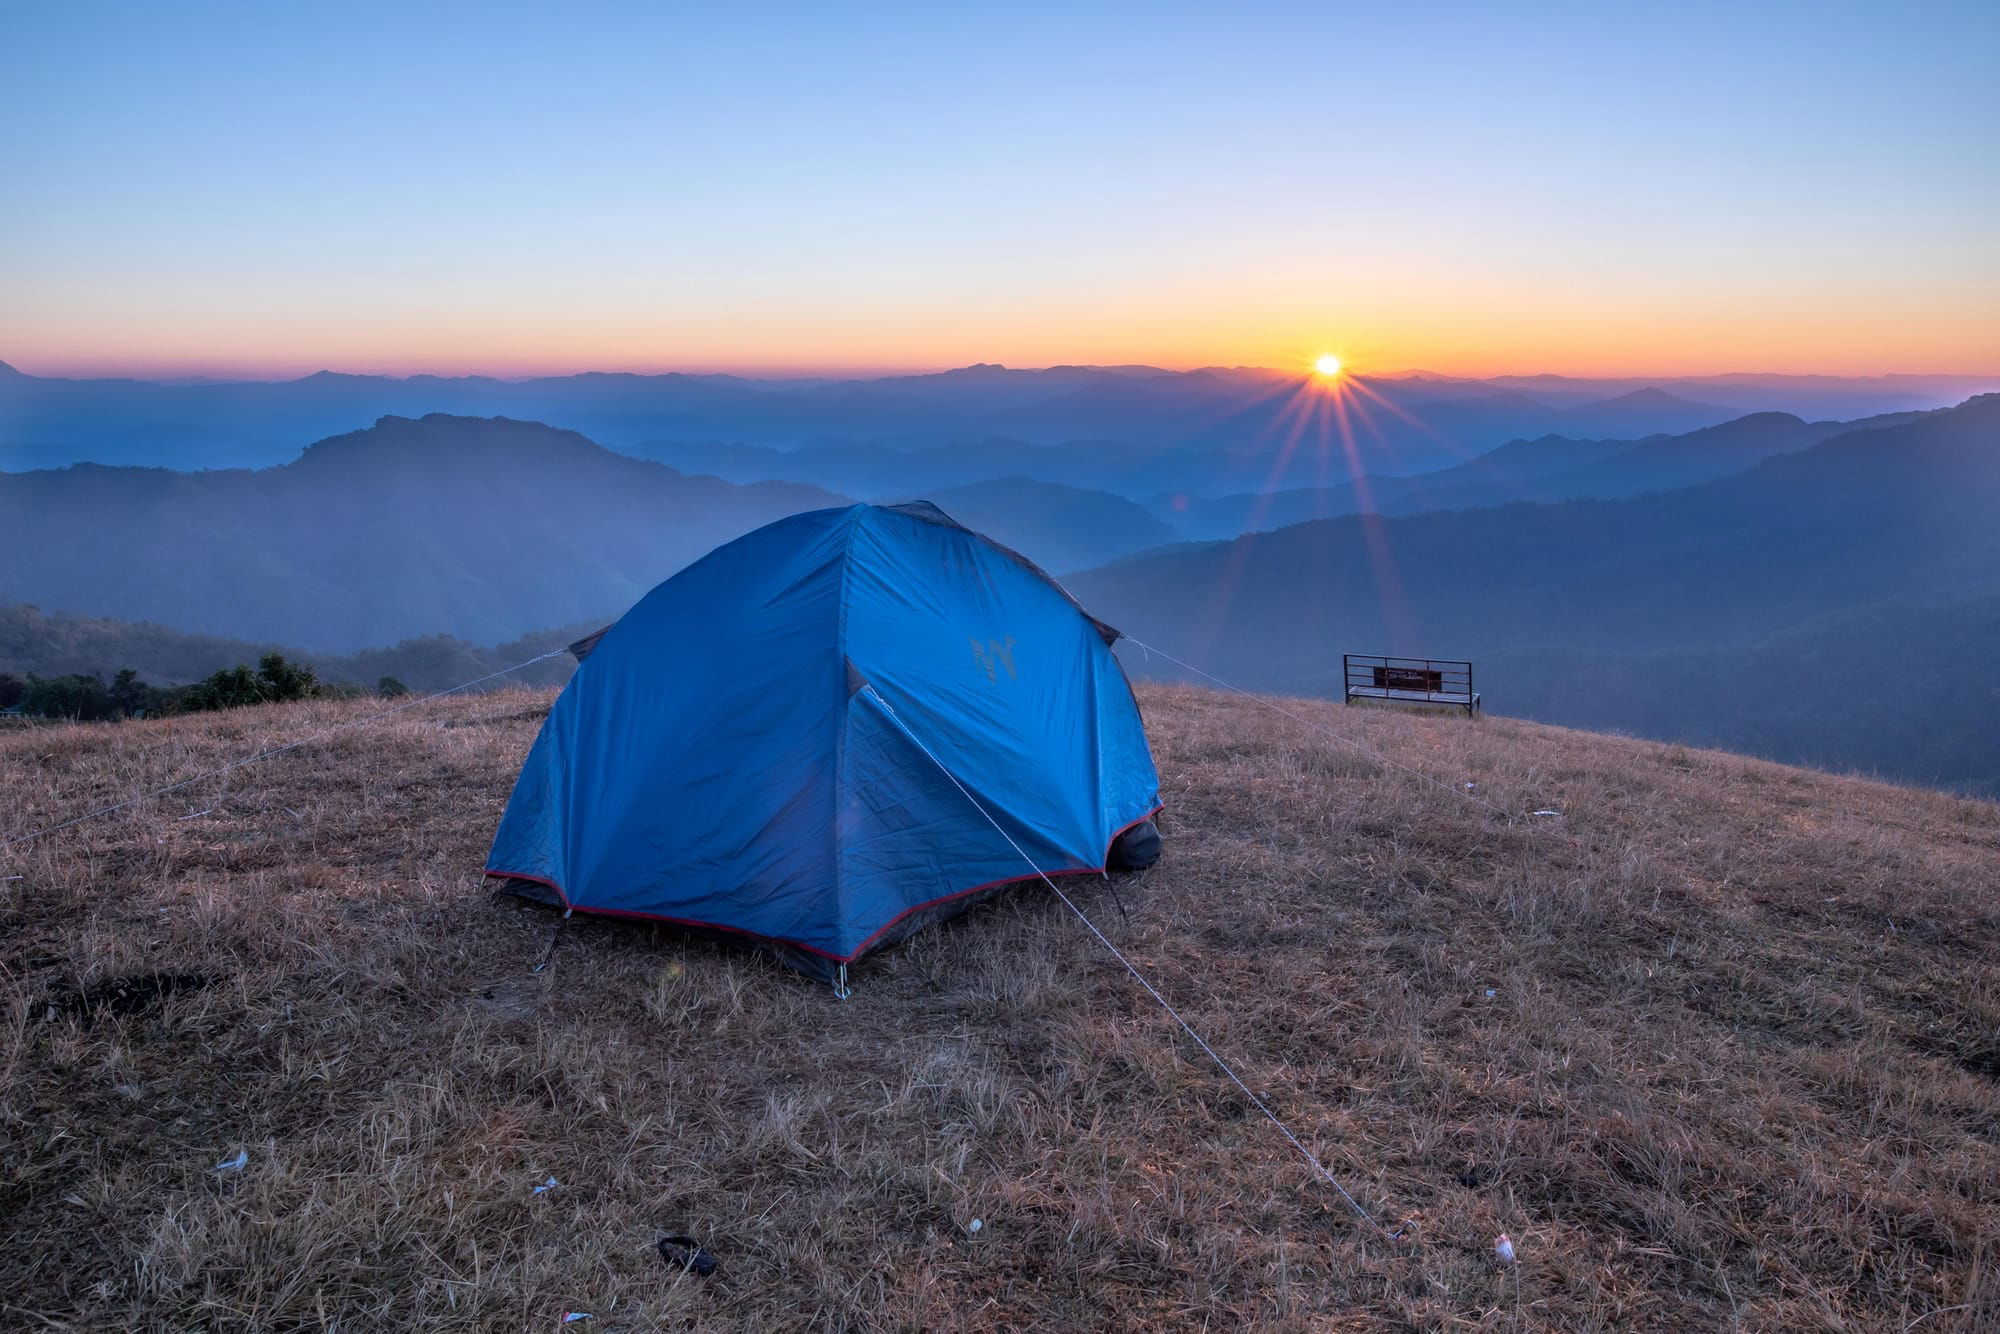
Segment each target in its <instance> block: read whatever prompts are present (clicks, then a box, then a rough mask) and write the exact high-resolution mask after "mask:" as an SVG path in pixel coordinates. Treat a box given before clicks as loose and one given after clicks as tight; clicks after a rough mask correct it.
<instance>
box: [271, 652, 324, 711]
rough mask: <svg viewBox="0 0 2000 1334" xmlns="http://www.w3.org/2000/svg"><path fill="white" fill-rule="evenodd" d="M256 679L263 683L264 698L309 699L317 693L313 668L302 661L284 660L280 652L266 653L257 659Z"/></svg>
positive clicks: (317, 679)
mask: <svg viewBox="0 0 2000 1334" xmlns="http://www.w3.org/2000/svg"><path fill="white" fill-rule="evenodd" d="M257 679H258V680H259V681H260V682H262V683H263V686H264V698H266V699H272V700H294V699H311V698H312V697H313V696H314V695H316V694H318V693H319V678H318V677H317V676H316V675H314V673H313V669H312V668H310V667H308V666H306V665H305V664H304V663H302V662H287V661H285V655H284V654H282V653H266V654H265V655H264V656H263V657H261V658H259V659H258V660H257Z"/></svg>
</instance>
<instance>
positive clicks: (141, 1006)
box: [49, 973, 215, 1020]
mask: <svg viewBox="0 0 2000 1334" xmlns="http://www.w3.org/2000/svg"><path fill="white" fill-rule="evenodd" d="M214 980H215V979H214V978H212V977H210V976H209V975H208V974H206V973H129V974H127V975H126V976H124V977H107V978H104V979H103V980H102V981H98V982H93V983H91V984H90V985H89V986H87V987H76V986H60V987H57V988H56V989H54V990H53V991H51V992H50V993H49V1011H50V1014H51V1017H53V1016H54V1015H57V1014H80V1015H82V1016H83V1017H84V1018H85V1019H87V1020H91V1019H96V1018H97V1017H98V1016H99V1015H101V1014H104V1013H106V1012H109V1013H111V1014H116V1015H131V1014H139V1013H142V1012H143V1011H146V1010H150V1009H152V1008H153V1007H154V1006H155V1005H158V1004H159V1003H160V1002H161V1001H163V1000H165V999H166V998H167V997H169V996H171V995H173V994H174V993H175V992H179V991H200V990H201V989H202V988H203V987H205V986H207V985H209V983H211V982H213V981H214Z"/></svg>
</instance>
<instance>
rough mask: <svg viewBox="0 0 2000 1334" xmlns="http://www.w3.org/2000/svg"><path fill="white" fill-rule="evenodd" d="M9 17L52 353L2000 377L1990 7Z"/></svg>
mask: <svg viewBox="0 0 2000 1334" xmlns="http://www.w3.org/2000/svg"><path fill="white" fill-rule="evenodd" d="M414 8H415V9H416V10H417V11H418V12H413V13H406V12H404V7H402V6H375V5H366V4H342V5H338V6H334V5H325V6H320V5H291V4H287V5H212V4H173V5H167V4H149V5H130V6H125V5H119V6H107V5H99V4H88V3H48V4H43V3H25V4H24V3H19V0H0V122H4V124H5V125H6V126H7V130H6V133H5V134H4V136H0V182H4V186H0V358H4V359H5V360H7V361H10V362H12V363H14V364H15V365H17V366H19V367H20V368H22V369H24V370H29V371H33V372H37V373H45V374H79V373H98V372H105V371H125V372H139V373H173V374H180V373H234V372H244V371H250V372H260V373H279V374H287V373H293V372H300V371H306V370H311V369H315V368H318V367H321V366H332V367H335V368H338V369H345V370H357V371H359V370H388V371H396V372H402V371H410V370H419V369H424V370H438V371H463V370H488V371H494V372H499V373H516V372H523V371H529V370H568V369H580V368H586V367H590V368H624V369H660V368H668V367H680V368H689V369H712V368H732V369H747V370H750V371H753V372H755V371H759V370H769V371H781V370H798V369H812V370H863V369H907V368H926V367H933V368H934V367H942V366H947V365H954V364H963V363H965V362H969V361H974V360H988V361H1006V362H1008V363H1009V364H1021V365H1042V364H1050V363H1056V362H1066V361H1068V362H1074V361H1095V362H1121V361H1146V362H1152V363H1155V364H1161V365H1170V366H1189V365H1200V364H1207V363H1218V362H1220V363H1231V364H1235V363H1257V364H1266V365H1277V364H1300V363H1303V362H1304V361H1305V360H1306V359H1308V358H1309V357H1311V356H1312V355H1313V354H1315V353H1317V352H1319V351H1324V350H1335V351H1340V352H1343V353H1345V354H1346V355H1347V356H1349V358H1350V359H1351V360H1353V361H1355V362H1357V363H1358V364H1361V365H1363V366H1368V367H1373V368H1375V369H1384V370H1386V369H1395V368H1404V367H1409V366H1419V365H1421V366H1428V367H1432V368H1434V369H1438V370H1444V371H1452V372H1462V373H1487V372H1502V371H1540V370H1554V371H1565V372H1572V373H1582V374H1589V373H1627V372H1632V373H1637V372H1655V373H1669V372H1702V371H1722V370H1786V371H1828V372H1857V371H1898V370H1900V371H1969V372H1987V371H1993V370H1996V369H2000V148H1996V144H2000V79H1996V77H1995V71H1996V69H2000V5H1994V4H1991V3H1988V4H1982V5H1953V6H1944V5H1940V6H1932V5H1899V6H1884V5H1870V6H1863V5H1852V6H1847V5H1800V6H1789V5H1784V6H1737V5H1717V6H1705V5H1672V6H1658V7H1652V6H1646V7H1627V6H1622V5H1581V4H1579V5H1505V6H1502V5H1476V6H1454V5H1437V4H1433V5H1424V6H1404V5H1398V6H1386V5H1384V6H1367V7H1347V6H1341V5H1324V4H1323V5H1313V6H1246V7H1232V8H1229V9H1227V10H1226V11H1225V10H1223V9H1221V8H1219V7H1210V6H1203V7H1182V6H1173V5H1146V6H1129V7H1127V6H1120V7H1088V8H1085V9H1082V10H1078V9H1075V8H1072V7H1070V6H1052V7H1040V6H1027V7H1012V8H996V7H979V8H976V9H975V8H973V7H960V6H922V7H910V8H890V7H868V8H865V9H853V10H843V11H842V12H835V11H834V10H833V9H831V8H830V7H812V8H806V7H790V6H782V5H764V6H755V7H731V9H730V10H729V11H728V12H727V13H724V12H721V11H720V10H708V9H693V8H686V9H684V8H680V7H676V6H662V5H602V4H599V5H591V4H575V5H565V6H561V7H549V8H546V9H544V8H542V7H532V8H513V7H504V6H494V5H478V6H473V5H424V6H417V7H414Z"/></svg>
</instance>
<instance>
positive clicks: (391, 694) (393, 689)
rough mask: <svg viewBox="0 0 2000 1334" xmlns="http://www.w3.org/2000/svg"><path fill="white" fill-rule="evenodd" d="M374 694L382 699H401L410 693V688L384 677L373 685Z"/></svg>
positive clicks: (393, 678) (392, 678) (393, 679)
mask: <svg viewBox="0 0 2000 1334" xmlns="http://www.w3.org/2000/svg"><path fill="white" fill-rule="evenodd" d="M375 693H376V694H378V695H380V696H381V697H382V698H383V699H401V698H402V697H403V696H405V695H407V694H409V693H410V688H409V687H408V686H406V685H404V684H403V683H402V682H401V681H398V680H397V679H396V678H395V677H393V676H385V677H383V678H382V679H381V680H379V681H377V682H376V683H375Z"/></svg>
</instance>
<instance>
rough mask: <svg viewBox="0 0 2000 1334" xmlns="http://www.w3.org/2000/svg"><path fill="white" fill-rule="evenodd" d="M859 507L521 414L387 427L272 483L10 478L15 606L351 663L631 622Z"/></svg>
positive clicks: (45, 475)
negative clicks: (369, 649)
mask: <svg viewBox="0 0 2000 1334" xmlns="http://www.w3.org/2000/svg"><path fill="white" fill-rule="evenodd" d="M841 503H844V498H843V497H840V496H836V495H833V494H830V493H828V492H826V491H822V490H820V489H818V488H816V487H810V486H799V485H794V484H791V483H783V482H764V483H758V484H756V485H753V486H736V485H733V484H731V483H728V482H724V481H719V480H717V479H716V478H713V477H688V476H685V475H683V474H681V473H678V472H675V471H674V470H673V469H671V468H667V467H664V466H662V465H660V464H657V463H649V462H645V461H643V460H639V459H633V458H627V457H626V456H624V455H622V454H614V453H612V452H611V451H610V450H607V449H603V448H601V447H599V446H597V445H595V444H592V443H591V442H590V441H589V440H586V439H584V438H583V437H582V436H580V435H577V434H575V433H573V432H569V431H557V430H553V429H551V428H549V427H547V426H540V425H536V424H534V423H528V422H515V421H507V420H504V419H488V420H478V421H473V420H468V419H465V418H452V417H440V416H432V417H425V418H423V419H422V420H420V421H411V420H408V419H406V418H399V417H390V418H385V419H384V420H383V421H381V422H380V423H378V424H377V425H375V426H373V427H371V428H369V429H368V430H365V431H359V432H355V433H352V434H349V435H345V436H336V437H334V438H333V439H330V440H325V441H321V442H320V443H318V444H316V445H314V446H312V447H311V448H310V449H308V450H306V451H305V453H304V454H303V455H301V456H300V457H299V459H298V460H297V461H296V462H294V463H289V464H286V465H284V466H283V467H277V468H268V469H265V470H263V471H259V472H249V471H226V472H205V473H175V472H167V471H164V470H161V469H154V468H107V467H100V466H97V465H87V466H79V467H74V468H65V469H60V470H55V471H48V472H30V473H14V474H0V601H6V602H25V603H34V604H38V605H40V606H42V607H44V608H47V609H50V610H66V611H76V612H86V613H89V614H91V615H97V616H111V617H117V618H120V619H125V620H146V621H158V622H163V623H165V624H169V625H173V626H177V627H179V628H182V629H186V630H197V631H202V632H205V633H209V634H216V635H227V636H232V637H235V638H240V639H255V640H260V641H264V640H270V641H276V642H279V643H284V644H295V645H300V646H302V647H305V648H308V649H314V650H319V651H327V652H331V651H348V650H352V649H357V648H360V647H363V646H365V645H370V644H386V643H392V642H394V641H396V640H399V639H405V638H409V637H411V636H417V635H427V634H433V633H436V632H438V631H440V630H448V631H451V632H453V633H456V634H459V635H461V636H464V637H466V638H468V639H475V640H481V641H493V640H501V639H507V638H511V637H512V636H515V635H519V634H524V633H526V632H528V631H531V630H536V629H541V628H545V627H547V626H551V625H566V624H569V623H571V622H575V621H579V620H582V619H585V618H587V617H592V616H610V615H615V614H617V613H619V612H621V611H623V610H624V609H625V608H626V607H627V606H629V605H630V604H631V603H632V602H633V601H634V600H636V599H637V598H638V597H639V596H640V595H641V594H643V593H644V592H646V591H647V590H648V589H650V588H651V587H652V586H653V585H654V584H655V583H657V582H659V581H660V580H661V579H664V578H665V577H666V576H667V575H669V574H672V573H673V572H674V571H675V570H677V569H679V568H680V567H681V566H683V565H685V564H686V563H687V562H689V561H691V560H693V559H694V558H695V557H697V556H699V555H701V554H703V553H704V552H706V551H708V550H709V549H710V548H712V547H714V546H716V545H718V544H719V543H721V542H724V541H727V540H728V539H730V538H732V537H736V536H738V535H740V534H742V533H744V532H747V531H749V530H750V529H752V528H756V527H759V526H761V525H763V524H766V523H769V522H770V521H772V520H773V519H778V518H782V517H783V516H785V515H787V514H793V513H797V512H798V511H800V510H806V509H817V508H821V507H823V506H827V505H837V504H841Z"/></svg>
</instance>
